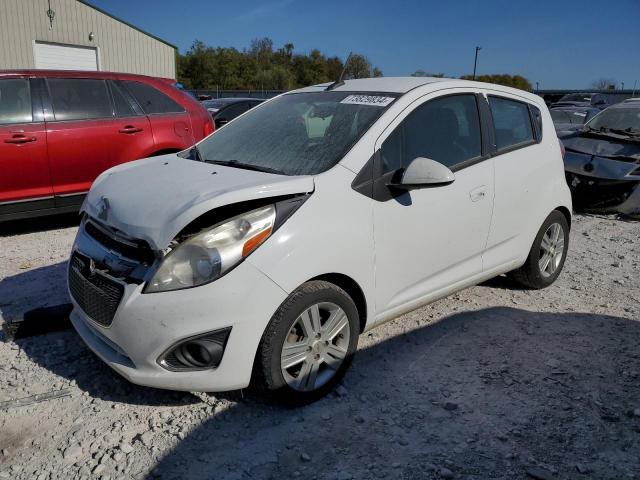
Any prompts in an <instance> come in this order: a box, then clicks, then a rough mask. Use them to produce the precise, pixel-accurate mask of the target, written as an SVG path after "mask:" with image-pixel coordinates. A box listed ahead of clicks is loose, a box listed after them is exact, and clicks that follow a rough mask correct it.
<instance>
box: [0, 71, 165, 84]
mask: <svg viewBox="0 0 640 480" xmlns="http://www.w3.org/2000/svg"><path fill="white" fill-rule="evenodd" d="M16 76H22V77H67V78H68V77H71V78H100V79H131V80H134V79H138V80H147V81H148V80H160V81H163V82H166V83H172V84H173V83H176V80H175V79H173V78H164V77H150V76H148V75H138V74H135V73H121V72H105V71H89V70H36V69H33V70H0V78H2V77H16Z"/></svg>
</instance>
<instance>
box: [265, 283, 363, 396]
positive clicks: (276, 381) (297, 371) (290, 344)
mask: <svg viewBox="0 0 640 480" xmlns="http://www.w3.org/2000/svg"><path fill="white" fill-rule="evenodd" d="M359 325H360V323H359V317H358V310H357V308H356V306H355V303H354V302H353V300H352V299H351V297H349V295H348V294H347V293H346V292H345V291H344V290H342V289H341V288H340V287H338V286H336V285H334V284H332V283H329V282H325V281H311V282H307V283H305V284H303V285H302V286H300V287H299V288H298V289H297V290H295V291H294V292H292V293H291V295H289V297H288V298H287V299H286V300H285V301H284V303H283V304H282V305H281V306H280V308H278V310H277V311H276V313H275V314H274V315H273V317H272V318H271V321H270V322H269V325H268V326H267V328H266V330H265V332H264V334H263V336H262V340H261V341H260V346H259V347H258V352H257V355H256V361H255V365H254V375H253V383H254V387H257V389H258V390H259V391H261V392H262V393H263V394H264V393H266V394H268V395H273V396H275V397H276V398H277V399H278V400H279V401H281V402H283V403H287V404H290V405H304V404H308V403H311V402H313V401H315V400H318V399H319V398H321V397H323V396H324V395H326V394H327V393H329V392H330V391H331V390H332V389H333V388H334V387H335V386H336V385H337V384H338V382H340V380H341V379H342V377H343V376H344V374H345V372H346V371H347V369H348V368H349V365H350V364H351V360H352V358H353V355H354V353H355V351H356V348H357V346H358V335H359V333H360V327H359Z"/></svg>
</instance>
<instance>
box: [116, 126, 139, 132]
mask: <svg viewBox="0 0 640 480" xmlns="http://www.w3.org/2000/svg"><path fill="white" fill-rule="evenodd" d="M141 131H142V128H140V127H134V126H133V125H126V126H125V127H123V128H121V129H120V130H118V132H120V133H138V132H141Z"/></svg>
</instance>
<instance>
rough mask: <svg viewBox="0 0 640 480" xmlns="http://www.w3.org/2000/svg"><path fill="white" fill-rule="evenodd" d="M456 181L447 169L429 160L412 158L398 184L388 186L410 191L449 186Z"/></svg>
mask: <svg viewBox="0 0 640 480" xmlns="http://www.w3.org/2000/svg"><path fill="white" fill-rule="evenodd" d="M455 179H456V177H455V175H454V174H453V172H452V171H451V170H449V168H448V167H446V166H445V165H443V164H441V163H440V162H436V161H435V160H431V159H430V158H424V157H418V158H414V159H413V160H412V161H411V163H409V165H408V166H407V168H405V170H404V172H403V173H402V178H401V179H400V183H394V184H392V185H390V186H392V187H396V188H402V189H404V190H412V189H414V188H425V187H437V186H441V185H449V184H450V183H452V182H453V181H454V180H455Z"/></svg>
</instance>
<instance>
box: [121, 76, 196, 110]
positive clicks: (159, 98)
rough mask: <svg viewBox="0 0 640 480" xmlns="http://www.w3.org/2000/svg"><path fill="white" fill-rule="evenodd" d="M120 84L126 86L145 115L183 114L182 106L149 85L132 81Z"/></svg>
mask: <svg viewBox="0 0 640 480" xmlns="http://www.w3.org/2000/svg"><path fill="white" fill-rule="evenodd" d="M121 83H122V84H124V85H125V86H126V88H127V90H128V91H129V92H130V93H131V95H133V97H134V98H135V99H136V101H137V102H138V104H139V105H140V106H141V107H142V110H143V111H144V113H146V114H147V115H153V114H162V113H181V112H184V108H182V105H180V104H178V103H176V102H175V101H174V100H173V99H171V98H169V97H168V96H167V95H165V94H164V93H162V92H161V91H160V90H157V89H155V88H154V87H152V86H150V85H146V84H144V83H142V82H134V81H124V82H121Z"/></svg>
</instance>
